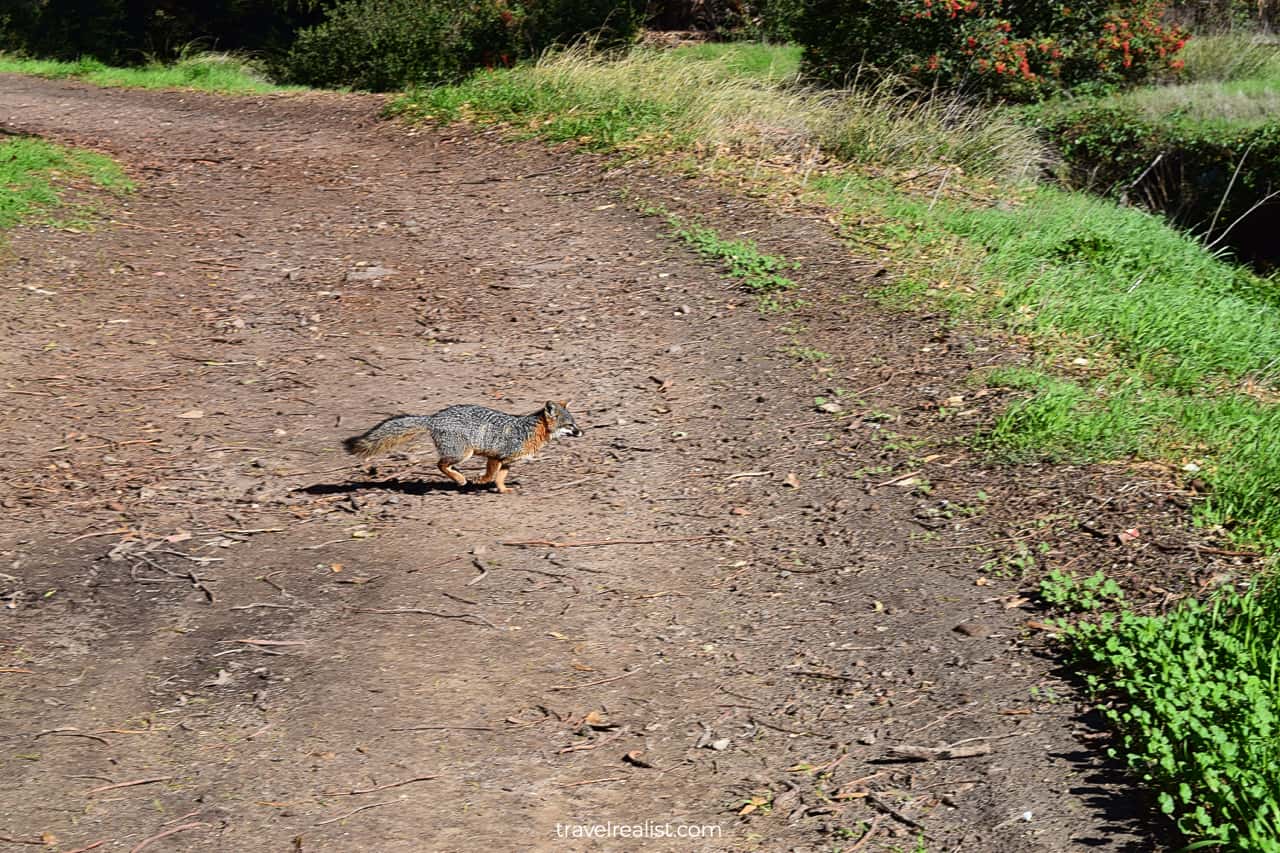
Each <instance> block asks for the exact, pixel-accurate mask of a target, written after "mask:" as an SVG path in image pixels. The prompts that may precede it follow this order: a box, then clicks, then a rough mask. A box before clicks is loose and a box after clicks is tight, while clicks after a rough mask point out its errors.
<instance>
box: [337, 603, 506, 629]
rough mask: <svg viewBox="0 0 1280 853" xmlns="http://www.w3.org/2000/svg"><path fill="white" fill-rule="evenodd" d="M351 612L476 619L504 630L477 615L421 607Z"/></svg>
mask: <svg viewBox="0 0 1280 853" xmlns="http://www.w3.org/2000/svg"><path fill="white" fill-rule="evenodd" d="M351 612H352V613H384V614H387V615H390V616H395V615H400V614H404V615H421V616H437V617H439V618H441V619H461V620H463V621H464V622H465V621H466V620H468V619H474V620H475V621H476V622H479V623H481V624H483V625H488V626H489V627H490V628H492V629H494V630H495V631H501V630H502V629H501V628H499V627H498V626H497V625H495V624H493V623H492V622H490V621H489V620H488V619H486V618H484V617H483V616H480V615H478V614H475V613H440V612H439V611H437V610H424V609H422V608H421V607H355V608H352V611H351Z"/></svg>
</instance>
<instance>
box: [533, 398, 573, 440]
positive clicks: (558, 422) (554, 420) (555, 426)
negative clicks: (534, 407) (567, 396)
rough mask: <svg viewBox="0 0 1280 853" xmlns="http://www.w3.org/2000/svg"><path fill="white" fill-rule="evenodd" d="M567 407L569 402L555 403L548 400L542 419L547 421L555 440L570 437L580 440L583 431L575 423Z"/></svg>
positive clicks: (543, 409) (543, 408)
mask: <svg viewBox="0 0 1280 853" xmlns="http://www.w3.org/2000/svg"><path fill="white" fill-rule="evenodd" d="M566 405H568V403H567V402H566V403H554V402H552V401H550V400H548V401H547V404H546V405H545V406H543V407H542V417H543V418H544V419H545V420H546V422H547V426H548V428H549V429H550V430H551V436H552V437H553V438H565V437H568V436H572V437H573V438H578V437H580V436H581V435H582V430H580V429H578V425H577V424H576V423H574V420H573V415H571V414H569V410H568V409H566V408H565V406H566Z"/></svg>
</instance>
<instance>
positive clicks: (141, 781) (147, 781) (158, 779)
mask: <svg viewBox="0 0 1280 853" xmlns="http://www.w3.org/2000/svg"><path fill="white" fill-rule="evenodd" d="M171 781H173V777H172V776H152V777H150V778H147V779H134V780H132V781H129V782H115V783H113V784H110V785H103V786H101V787H98V788H90V789H89V790H88V791H85V792H84V795H85V796H86V797H87V796H89V795H90V794H100V793H102V792H103V791H114V790H115V789H116V788H132V787H133V786H135V785H150V784H152V783H153V782H171Z"/></svg>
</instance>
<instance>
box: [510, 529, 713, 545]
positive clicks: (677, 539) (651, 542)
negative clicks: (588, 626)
mask: <svg viewBox="0 0 1280 853" xmlns="http://www.w3.org/2000/svg"><path fill="white" fill-rule="evenodd" d="M728 538H729V537H728V536H725V535H724V534H722V533H706V534H703V535H701V536H675V537H672V538H670V539H588V540H586V541H584V542H556V541H554V540H552V539H527V540H524V541H520V542H499V543H498V544H499V545H506V546H509V547H513V548H518V547H529V546H536V545H542V546H544V547H547V548H596V547H601V546H605V545H665V544H667V543H670V542H699V541H702V540H704V539H728Z"/></svg>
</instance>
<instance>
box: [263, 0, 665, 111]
mask: <svg viewBox="0 0 1280 853" xmlns="http://www.w3.org/2000/svg"><path fill="white" fill-rule="evenodd" d="M640 23H641V15H640V4H639V3H638V2H636V0H531V2H525V3H515V2H512V3H508V2H505V0H462V1H461V2H459V0H340V2H339V3H338V4H337V5H335V6H334V7H333V8H332V9H331V10H330V11H329V13H328V15H327V17H326V19H325V21H324V22H323V23H322V24H320V25H318V26H316V27H312V28H310V29H308V30H304V31H303V32H302V33H300V34H299V36H298V40H297V42H296V43H295V44H294V46H293V48H292V49H291V50H290V51H289V54H288V56H287V57H285V59H284V61H283V63H282V64H281V66H280V68H279V71H280V72H282V74H283V76H285V77H286V78H288V79H289V80H291V81H294V82H298V83H305V84H307V85H311V86H330V87H332V86H353V87H355V88H359V89H371V90H373V91H388V90H392V89H401V88H405V87H409V86H415V85H429V84H434V83H440V82H446V81H452V80H457V79H460V78H461V77H463V76H465V75H466V73H467V72H469V71H471V70H473V69H475V68H481V67H496V66H505V65H510V64H511V63H513V62H514V61H515V60H516V59H517V58H520V57H524V56H529V55H531V54H534V53H536V52H538V51H540V50H542V49H543V48H545V47H548V46H550V45H552V44H558V43H565V42H570V41H573V40H575V39H578V38H581V37H583V36H584V35H585V36H587V37H591V38H595V39H597V40H598V41H599V42H600V43H603V44H610V43H616V42H619V41H623V40H625V39H628V38H630V37H631V36H632V35H633V34H634V33H635V31H636V30H637V29H638V28H639V25H640Z"/></svg>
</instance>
